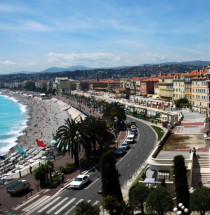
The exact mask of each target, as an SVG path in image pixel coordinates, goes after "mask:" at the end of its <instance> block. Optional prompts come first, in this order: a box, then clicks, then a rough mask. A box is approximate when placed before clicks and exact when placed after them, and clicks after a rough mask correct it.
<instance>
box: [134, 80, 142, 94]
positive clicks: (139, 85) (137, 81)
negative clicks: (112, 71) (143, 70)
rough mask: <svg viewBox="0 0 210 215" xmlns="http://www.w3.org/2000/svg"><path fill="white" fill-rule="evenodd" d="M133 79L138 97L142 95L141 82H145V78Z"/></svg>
mask: <svg viewBox="0 0 210 215" xmlns="http://www.w3.org/2000/svg"><path fill="white" fill-rule="evenodd" d="M132 79H133V80H134V81H135V86H136V95H141V81H142V80H144V78H139V77H133V78H132Z"/></svg>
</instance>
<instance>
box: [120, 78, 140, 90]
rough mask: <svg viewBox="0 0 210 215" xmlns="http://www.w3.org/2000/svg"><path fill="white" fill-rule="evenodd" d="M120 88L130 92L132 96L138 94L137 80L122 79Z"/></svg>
mask: <svg viewBox="0 0 210 215" xmlns="http://www.w3.org/2000/svg"><path fill="white" fill-rule="evenodd" d="M120 88H124V89H125V91H127V92H129V93H130V94H136V81H135V79H134V80H133V79H130V78H129V79H128V78H124V79H120Z"/></svg>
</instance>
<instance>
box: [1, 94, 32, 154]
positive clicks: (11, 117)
mask: <svg viewBox="0 0 210 215" xmlns="http://www.w3.org/2000/svg"><path fill="white" fill-rule="evenodd" d="M27 121H28V115H27V106H26V105H23V104H21V103H20V102H18V100H16V99H15V98H13V97H8V96H6V95H2V94H1V92H0V155H5V154H7V153H8V152H9V149H10V148H11V147H13V146H15V145H16V144H17V143H16V142H15V141H16V140H17V138H18V136H20V135H22V131H23V130H24V129H25V128H26V127H27Z"/></svg>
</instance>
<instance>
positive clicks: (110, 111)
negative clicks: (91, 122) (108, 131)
mask: <svg viewBox="0 0 210 215" xmlns="http://www.w3.org/2000/svg"><path fill="white" fill-rule="evenodd" d="M116 117H117V119H118V120H117V126H120V125H121V124H124V121H125V120H126V114H125V110H124V107H123V106H122V105H121V104H120V103H119V102H112V103H107V104H106V105H105V107H104V110H103V115H102V118H103V119H105V120H106V121H107V123H108V126H109V127H114V120H115V118H116Z"/></svg>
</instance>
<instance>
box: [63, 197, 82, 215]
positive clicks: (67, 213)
mask: <svg viewBox="0 0 210 215" xmlns="http://www.w3.org/2000/svg"><path fill="white" fill-rule="evenodd" d="M83 200H84V199H80V200H79V201H78V202H77V203H76V204H75V205H74V206H73V207H71V208H70V210H68V211H67V212H66V213H65V214H64V215H69V212H71V211H72V210H74V208H75V207H76V206H77V205H78V204H79V203H80V202H82V201H83Z"/></svg>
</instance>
